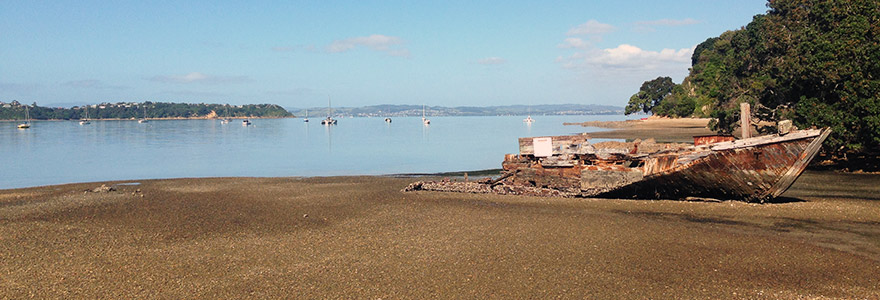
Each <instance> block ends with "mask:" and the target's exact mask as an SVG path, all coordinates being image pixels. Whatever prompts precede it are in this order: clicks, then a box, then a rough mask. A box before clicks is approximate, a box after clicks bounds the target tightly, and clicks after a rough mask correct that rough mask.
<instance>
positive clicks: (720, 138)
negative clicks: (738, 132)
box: [694, 134, 734, 146]
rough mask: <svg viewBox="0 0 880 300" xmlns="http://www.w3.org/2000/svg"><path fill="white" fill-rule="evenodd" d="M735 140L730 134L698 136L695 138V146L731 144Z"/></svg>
mask: <svg viewBox="0 0 880 300" xmlns="http://www.w3.org/2000/svg"><path fill="white" fill-rule="evenodd" d="M733 140H734V137H733V136H732V135H729V134H725V135H721V134H713V135H697V136H694V146H702V145H709V144H715V143H720V142H731V141H733Z"/></svg>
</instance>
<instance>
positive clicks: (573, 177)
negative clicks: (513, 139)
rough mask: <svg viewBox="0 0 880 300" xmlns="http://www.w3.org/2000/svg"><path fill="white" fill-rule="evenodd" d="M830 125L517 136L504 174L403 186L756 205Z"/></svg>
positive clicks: (779, 189)
mask: <svg viewBox="0 0 880 300" xmlns="http://www.w3.org/2000/svg"><path fill="white" fill-rule="evenodd" d="M830 133H831V130H830V129H828V128H825V129H808V130H792V131H785V130H780V133H778V134H773V135H767V136H759V137H752V138H744V139H740V140H733V137H732V136H699V137H694V144H672V145H670V144H657V143H653V142H650V143H649V142H630V143H624V142H602V143H597V144H591V143H589V142H588V140H587V136H586V135H571V136H546V137H534V138H520V139H519V145H520V147H519V148H520V153H519V154H507V155H506V156H505V157H504V162H503V163H502V167H503V169H504V174H503V175H502V176H501V177H499V178H498V179H495V180H487V181H485V182H483V183H477V182H417V183H414V184H412V185H410V187H408V188H407V190H435V191H459V192H472V193H500V194H519V195H534V196H565V197H596V198H636V199H687V198H691V197H696V198H711V199H726V200H740V201H747V202H762V203H763V202H764V201H767V200H769V199H772V198H776V197H779V195H781V194H782V193H783V192H785V191H786V190H787V189H788V188H789V187H790V186H791V185H792V184H793V183H794V181H795V180H796V179H797V178H798V176H800V174H801V173H802V172H803V171H804V168H806V166H807V164H808V163H809V162H810V160H812V159H813V157H814V156H815V155H816V153H818V151H819V149H820V148H821V146H822V142H823V141H825V139H826V138H827V137H828V135H829V134H830Z"/></svg>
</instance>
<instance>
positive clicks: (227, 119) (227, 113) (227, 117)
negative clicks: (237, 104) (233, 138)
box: [220, 106, 230, 124]
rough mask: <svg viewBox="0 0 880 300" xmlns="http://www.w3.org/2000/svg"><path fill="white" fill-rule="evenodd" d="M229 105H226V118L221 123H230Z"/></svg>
mask: <svg viewBox="0 0 880 300" xmlns="http://www.w3.org/2000/svg"><path fill="white" fill-rule="evenodd" d="M229 121H230V119H229V106H227V107H226V118H224V119H221V120H220V124H229Z"/></svg>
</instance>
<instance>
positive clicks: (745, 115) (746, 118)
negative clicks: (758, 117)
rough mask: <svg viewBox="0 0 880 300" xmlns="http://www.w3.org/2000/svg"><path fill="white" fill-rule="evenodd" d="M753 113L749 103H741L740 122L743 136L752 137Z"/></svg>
mask: <svg viewBox="0 0 880 300" xmlns="http://www.w3.org/2000/svg"><path fill="white" fill-rule="evenodd" d="M751 118H752V113H751V109H750V107H749V104H748V103H740V104H739V122H740V127H742V138H744V139H747V138H750V137H752V124H751Z"/></svg>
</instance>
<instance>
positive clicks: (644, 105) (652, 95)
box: [624, 77, 675, 115]
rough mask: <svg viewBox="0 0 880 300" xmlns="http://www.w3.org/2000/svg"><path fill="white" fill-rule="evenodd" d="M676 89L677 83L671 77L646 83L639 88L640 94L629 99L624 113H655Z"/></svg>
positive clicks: (659, 78)
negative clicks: (656, 108) (658, 106)
mask: <svg viewBox="0 0 880 300" xmlns="http://www.w3.org/2000/svg"><path fill="white" fill-rule="evenodd" d="M674 87H675V83H674V82H672V78H669V77H657V78H656V79H654V80H649V81H645V82H644V83H642V87H641V88H639V92H638V93H635V94H634V95H632V97H630V98H629V103H628V104H627V105H626V111H625V112H624V113H625V114H627V115H629V114H632V113H636V112H638V111H642V112H645V113H647V112H649V111H653V109H654V107H655V106H657V105H658V104H660V103H661V102H662V101H663V99H664V98H666V96H668V95H669V94H670V93H672V88H674Z"/></svg>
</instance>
